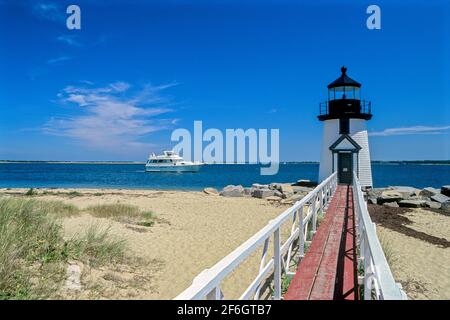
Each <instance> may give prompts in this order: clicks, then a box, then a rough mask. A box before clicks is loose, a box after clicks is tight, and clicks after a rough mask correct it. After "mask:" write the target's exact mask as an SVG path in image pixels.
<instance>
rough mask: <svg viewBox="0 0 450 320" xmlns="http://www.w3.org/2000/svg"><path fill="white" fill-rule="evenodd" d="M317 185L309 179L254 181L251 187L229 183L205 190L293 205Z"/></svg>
mask: <svg viewBox="0 0 450 320" xmlns="http://www.w3.org/2000/svg"><path fill="white" fill-rule="evenodd" d="M299 184H302V185H299ZM315 185H317V183H314V182H310V181H309V180H299V181H297V182H295V183H275V182H274V183H271V184H259V183H254V184H252V186H251V187H250V188H244V187H243V186H241V185H228V186H226V187H225V188H223V189H222V190H221V191H220V192H219V191H218V190H216V189H214V188H205V189H203V192H204V193H206V194H208V195H221V196H223V197H253V198H258V199H265V200H267V201H269V202H272V203H280V204H286V205H291V204H294V203H295V202H297V201H299V200H301V199H302V198H303V197H304V196H306V195H307V194H308V193H309V192H311V190H313V186H315Z"/></svg>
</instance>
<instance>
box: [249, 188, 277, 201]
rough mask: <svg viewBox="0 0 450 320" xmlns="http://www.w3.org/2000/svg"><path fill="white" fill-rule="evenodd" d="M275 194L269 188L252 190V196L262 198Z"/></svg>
mask: <svg viewBox="0 0 450 320" xmlns="http://www.w3.org/2000/svg"><path fill="white" fill-rule="evenodd" d="M274 195H275V190H270V189H253V191H252V197H254V198H259V199H264V198H267V197H272V196H274Z"/></svg>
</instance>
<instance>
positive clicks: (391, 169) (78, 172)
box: [0, 163, 450, 190]
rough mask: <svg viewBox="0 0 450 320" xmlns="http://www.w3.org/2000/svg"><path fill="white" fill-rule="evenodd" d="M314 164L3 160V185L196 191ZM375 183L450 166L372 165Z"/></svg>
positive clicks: (291, 175)
mask: <svg viewBox="0 0 450 320" xmlns="http://www.w3.org/2000/svg"><path fill="white" fill-rule="evenodd" d="M318 171H319V165H318V164H307V163H288V164H280V170H279V172H278V174H277V175H274V176H261V175H260V166H259V165H237V164H236V165H207V166H204V167H203V168H202V169H201V170H200V172H198V173H146V172H145V170H144V165H142V164H52V163H1V164H0V187H1V188H40V187H41V188H43V187H46V188H124V189H125V188H126V189H169V190H200V189H202V188H204V187H215V188H222V187H224V186H226V185H228V184H241V185H243V186H251V184H252V183H271V182H294V181H297V180H299V179H308V180H313V181H316V180H317V176H318ZM372 174H373V183H374V187H385V186H393V185H408V186H414V187H417V188H424V187H428V186H432V187H441V186H442V185H448V184H450V166H448V165H417V164H373V165H372Z"/></svg>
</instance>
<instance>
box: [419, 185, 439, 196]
mask: <svg viewBox="0 0 450 320" xmlns="http://www.w3.org/2000/svg"><path fill="white" fill-rule="evenodd" d="M439 193H440V192H439V189H436V188H432V187H427V188H423V189H422V191H420V193H419V195H421V196H423V197H428V198H431V197H432V196H434V195H435V194H439Z"/></svg>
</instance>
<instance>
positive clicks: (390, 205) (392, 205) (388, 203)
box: [383, 202, 399, 208]
mask: <svg viewBox="0 0 450 320" xmlns="http://www.w3.org/2000/svg"><path fill="white" fill-rule="evenodd" d="M383 206H385V207H390V208H398V207H399V205H398V203H397V202H385V203H383Z"/></svg>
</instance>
